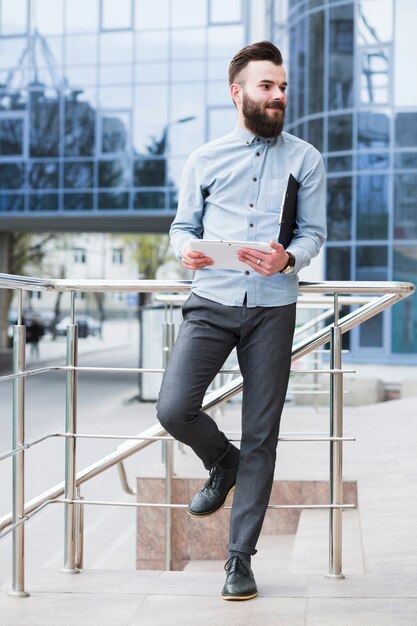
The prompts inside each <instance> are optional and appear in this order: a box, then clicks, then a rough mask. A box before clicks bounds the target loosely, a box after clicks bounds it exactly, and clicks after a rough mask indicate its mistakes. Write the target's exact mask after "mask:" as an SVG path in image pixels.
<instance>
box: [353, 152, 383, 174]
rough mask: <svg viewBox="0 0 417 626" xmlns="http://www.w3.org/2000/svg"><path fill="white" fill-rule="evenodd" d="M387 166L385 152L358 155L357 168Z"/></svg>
mask: <svg viewBox="0 0 417 626" xmlns="http://www.w3.org/2000/svg"><path fill="white" fill-rule="evenodd" d="M388 166H389V156H388V154H387V153H385V152H372V153H370V154H360V155H359V156H358V169H359V170H381V169H387V168H388Z"/></svg>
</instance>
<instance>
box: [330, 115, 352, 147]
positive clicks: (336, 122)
mask: <svg viewBox="0 0 417 626" xmlns="http://www.w3.org/2000/svg"><path fill="white" fill-rule="evenodd" d="M328 123H329V131H328V132H329V151H330V152H336V151H339V150H351V149H352V116H351V115H332V116H331V117H329V122H328Z"/></svg>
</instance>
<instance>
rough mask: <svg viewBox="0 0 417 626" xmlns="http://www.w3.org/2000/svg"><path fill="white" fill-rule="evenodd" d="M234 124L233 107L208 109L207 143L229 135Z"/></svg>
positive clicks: (234, 114)
mask: <svg viewBox="0 0 417 626" xmlns="http://www.w3.org/2000/svg"><path fill="white" fill-rule="evenodd" d="M235 124H236V111H235V108H234V107H233V108H232V107H219V108H210V109H209V110H208V141H212V140H213V139H217V138H218V137H222V136H223V135H226V134H227V133H230V132H231V130H232V129H233V128H234V126H235Z"/></svg>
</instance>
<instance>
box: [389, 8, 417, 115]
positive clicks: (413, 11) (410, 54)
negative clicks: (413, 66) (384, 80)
mask: <svg viewBox="0 0 417 626" xmlns="http://www.w3.org/2000/svg"><path fill="white" fill-rule="evenodd" d="M416 24H417V3H416V2H415V1H414V0H408V1H406V2H404V1H403V2H397V3H396V6H395V55H394V80H395V84H394V99H395V106H403V107H406V106H411V107H415V106H416V103H417V81H416V80H415V79H414V78H411V77H410V59H411V58H414V57H415V50H416Z"/></svg>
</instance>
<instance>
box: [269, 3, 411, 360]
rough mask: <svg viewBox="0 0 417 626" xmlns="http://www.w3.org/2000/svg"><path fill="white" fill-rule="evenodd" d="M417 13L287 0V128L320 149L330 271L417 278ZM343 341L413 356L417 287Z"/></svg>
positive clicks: (348, 276)
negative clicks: (324, 175) (416, 291)
mask: <svg viewBox="0 0 417 626" xmlns="http://www.w3.org/2000/svg"><path fill="white" fill-rule="evenodd" d="M278 4H280V3H279V0H278V1H276V2H275V3H274V5H275V6H274V8H275V24H273V27H272V28H273V30H272V32H273V33H275V34H273V35H272V36H273V38H275V40H276V42H277V44H278V43H279V42H278V34H279V35H280V34H281V33H282V32H283V28H282V23H281V24H279V23H278V18H277V15H278V8H281V7H278ZM415 24H417V2H415V1H414V0H356V1H352V0H349V1H345V0H327V1H325V0H289V2H288V14H287V16H286V23H285V29H284V32H285V36H286V37H287V40H286V45H287V48H288V57H289V63H288V64H287V69H288V74H289V89H288V117H287V120H288V123H287V125H286V129H287V130H288V131H289V132H292V133H294V134H295V135H298V136H299V137H301V138H303V139H305V140H307V141H309V142H310V143H312V144H314V145H315V146H316V147H317V148H318V149H319V150H320V151H321V152H322V154H323V157H324V160H325V164H326V169H327V177H328V179H327V180H328V191H327V216H328V218H327V219H328V242H327V244H326V250H325V255H326V263H325V267H326V270H325V271H326V276H325V277H326V278H327V279H328V280H394V281H396V280H399V281H411V282H414V283H417V80H416V79H415V70H414V59H415V58H416V57H417V37H416V36H415V32H414V31H415ZM280 36H281V35H280ZM350 348H351V351H352V356H353V358H355V359H357V360H361V359H363V360H368V359H369V358H370V357H371V358H372V360H380V361H392V362H402V363H407V362H410V363H412V362H413V363H415V362H417V298H416V296H413V297H412V298H408V299H407V300H405V301H403V302H401V303H400V304H397V305H396V306H395V307H394V308H393V309H391V310H390V311H388V312H386V313H385V314H384V315H380V316H378V317H376V318H374V319H372V320H370V321H369V322H367V323H366V324H364V325H362V326H361V327H360V329H358V330H357V331H356V332H355V333H353V334H352V338H351V345H350Z"/></svg>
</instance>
